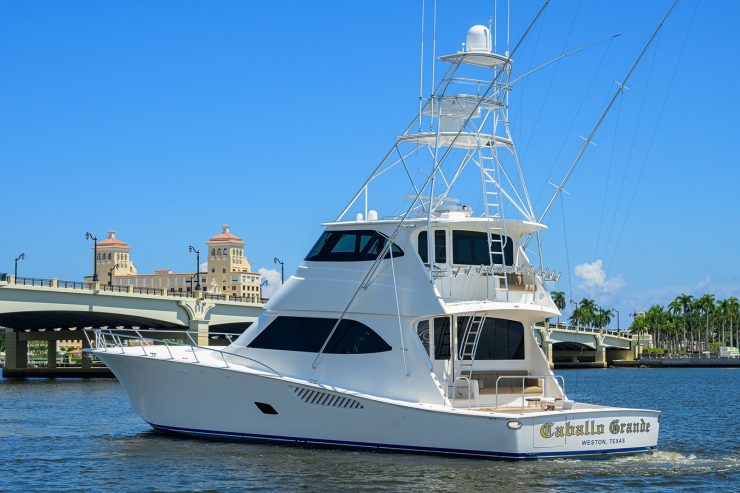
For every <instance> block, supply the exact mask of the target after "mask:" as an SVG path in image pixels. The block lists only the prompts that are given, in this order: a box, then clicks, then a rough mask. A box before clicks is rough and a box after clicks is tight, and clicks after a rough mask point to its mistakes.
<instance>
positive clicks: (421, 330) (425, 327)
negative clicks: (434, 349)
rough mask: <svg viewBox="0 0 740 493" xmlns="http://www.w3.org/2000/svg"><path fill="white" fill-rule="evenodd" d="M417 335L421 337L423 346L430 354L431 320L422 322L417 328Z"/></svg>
mask: <svg viewBox="0 0 740 493" xmlns="http://www.w3.org/2000/svg"><path fill="white" fill-rule="evenodd" d="M416 334H417V335H418V336H419V340H420V341H421V345H422V346H424V350H425V351H426V353H427V354H429V335H430V334H429V320H422V321H421V322H419V323H418V324H417V326H416Z"/></svg>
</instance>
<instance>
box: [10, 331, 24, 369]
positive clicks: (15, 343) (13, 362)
mask: <svg viewBox="0 0 740 493" xmlns="http://www.w3.org/2000/svg"><path fill="white" fill-rule="evenodd" d="M5 368H7V369H8V370H15V369H16V368H28V341H25V340H21V339H20V338H19V337H18V332H15V331H14V330H13V329H5Z"/></svg>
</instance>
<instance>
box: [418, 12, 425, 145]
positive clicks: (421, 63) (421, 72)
mask: <svg viewBox="0 0 740 493" xmlns="http://www.w3.org/2000/svg"><path fill="white" fill-rule="evenodd" d="M424 3H425V0H421V48H420V50H419V132H421V112H422V104H423V102H424Z"/></svg>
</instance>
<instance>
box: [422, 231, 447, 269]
mask: <svg viewBox="0 0 740 493" xmlns="http://www.w3.org/2000/svg"><path fill="white" fill-rule="evenodd" d="M428 247H429V242H428V241H427V232H426V231H422V232H421V233H419V239H418V250H419V257H421V261H422V262H424V263H425V264H426V263H429V256H428V255H427V250H428V249H429V248H428ZM434 262H435V263H437V264H445V263H447V232H446V231H445V230H444V229H437V230H435V231H434Z"/></svg>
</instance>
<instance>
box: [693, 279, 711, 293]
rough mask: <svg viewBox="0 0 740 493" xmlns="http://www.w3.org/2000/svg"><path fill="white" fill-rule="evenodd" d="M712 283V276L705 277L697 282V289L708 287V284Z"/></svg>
mask: <svg viewBox="0 0 740 493" xmlns="http://www.w3.org/2000/svg"><path fill="white" fill-rule="evenodd" d="M711 283H712V278H711V277H710V276H707V277H705V278H704V279H702V280H701V281H699V282H698V283H696V289H699V290H701V289H706V287H707V286H709V285H710V284H711Z"/></svg>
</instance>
